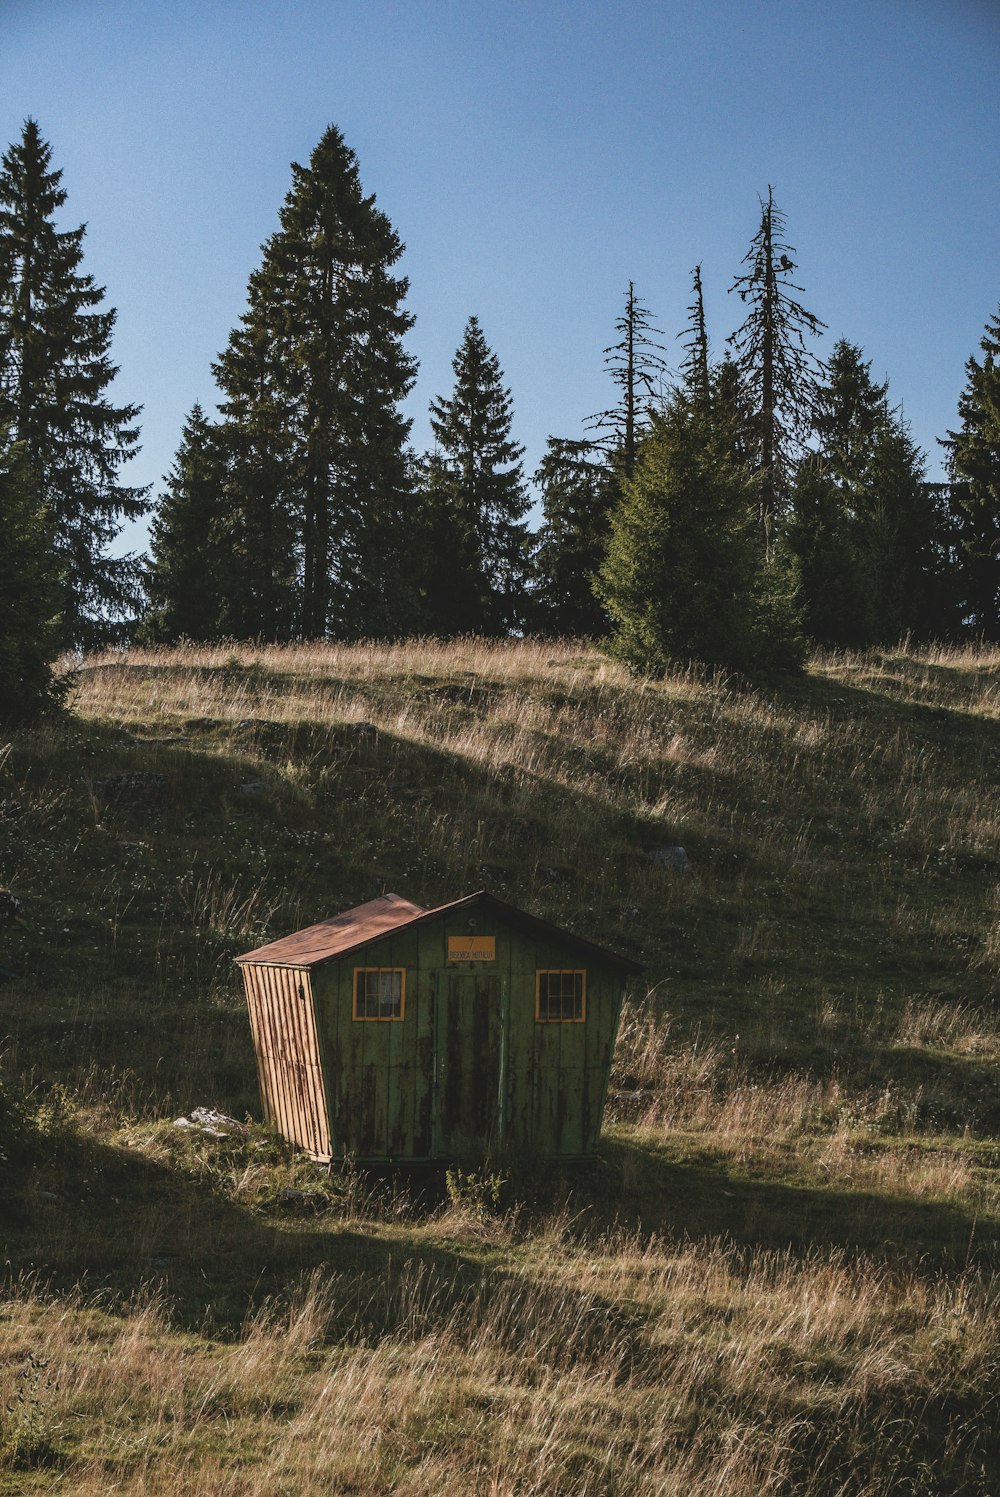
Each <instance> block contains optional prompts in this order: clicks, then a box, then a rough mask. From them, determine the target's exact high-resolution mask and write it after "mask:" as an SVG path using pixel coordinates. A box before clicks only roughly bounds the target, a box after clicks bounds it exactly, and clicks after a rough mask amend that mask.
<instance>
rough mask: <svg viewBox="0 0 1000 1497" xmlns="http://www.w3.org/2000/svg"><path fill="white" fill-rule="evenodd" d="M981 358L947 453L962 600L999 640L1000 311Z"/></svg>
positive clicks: (972, 367) (974, 624) (970, 616)
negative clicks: (956, 534)
mask: <svg viewBox="0 0 1000 1497" xmlns="http://www.w3.org/2000/svg"><path fill="white" fill-rule="evenodd" d="M980 348H981V350H982V355H983V357H982V360H979V359H977V358H976V357H975V356H973V357H971V358H970V359H969V360H968V362H967V363H966V366H965V388H964V390H963V391H962V394H961V396H960V398H959V403H958V415H959V421H960V425H959V429H958V431H950V432H949V433H948V436H947V437H946V438H945V439H944V442H943V445H944V446H945V447H946V448H947V451H948V468H949V472H950V476H951V480H952V503H953V507H954V511H955V516H956V520H957V530H958V550H959V557H960V563H961V568H962V578H963V602H964V605H965V614H966V619H967V622H968V624H969V626H970V627H971V628H972V629H973V630H974V631H975V633H976V634H977V635H980V636H982V637H983V638H984V639H988V640H991V641H993V642H996V641H1000V310H998V312H997V314H996V315H995V316H994V317H991V318H990V320H989V321H988V322H987V324H986V328H985V331H984V333H983V336H982V339H981V341H980Z"/></svg>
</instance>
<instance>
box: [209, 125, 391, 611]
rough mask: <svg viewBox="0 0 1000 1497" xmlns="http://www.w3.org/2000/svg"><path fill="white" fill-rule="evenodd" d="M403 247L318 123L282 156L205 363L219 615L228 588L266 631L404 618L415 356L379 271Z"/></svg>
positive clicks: (385, 273)
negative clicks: (307, 145) (221, 472)
mask: <svg viewBox="0 0 1000 1497" xmlns="http://www.w3.org/2000/svg"><path fill="white" fill-rule="evenodd" d="M402 252H403V245H402V242H401V240H400V239H399V236H398V235H397V234H396V232H395V230H394V229H393V228H392V225H391V224H390V222H389V220H388V218H387V217H386V216H385V214H384V213H382V212H381V211H380V210H379V209H378V208H376V206H375V199H374V196H371V195H369V196H366V195H365V194H364V192H363V191H362V187H361V181H360V176H359V172H358V163H357V158H356V156H355V154H354V152H353V151H352V150H351V149H350V148H349V147H348V146H347V145H346V144H345V142H344V138H343V136H342V135H341V133H340V131H339V130H337V129H336V128H335V127H333V126H331V127H330V128H329V129H328V130H327V131H326V132H325V134H324V135H323V138H322V139H321V140H320V142H319V144H318V145H317V147H316V149H315V150H314V151H313V153H312V156H311V157H310V160H309V165H308V166H307V167H303V166H300V165H298V164H297V163H293V166H292V186H291V189H290V190H289V192H288V194H287V196H286V198H285V202H284V205H283V207H282V210H281V221H280V228H279V229H278V231H277V232H276V233H275V234H274V235H272V237H271V238H270V239H269V240H268V242H267V243H266V244H265V246H264V257H263V262H262V264H261V267H260V269H259V270H258V271H257V272H256V273H255V274H254V275H253V276H252V277H251V280H250V286H249V293H248V307H247V312H246V314H245V315H244V317H243V319H242V322H241V326H240V327H239V328H237V329H236V331H235V332H234V333H233V335H232V337H231V338H230V341H229V346H228V347H227V349H226V350H225V352H224V353H223V354H222V356H221V357H220V359H219V361H218V364H217V365H216V369H215V373H216V378H217V380H218V382H219V385H220V387H221V388H222V390H223V393H224V401H223V403H222V406H221V409H222V412H223V415H224V417H225V424H226V429H227V439H228V441H229V443H230V448H231V455H232V478H231V498H230V503H231V506H232V512H233V527H234V537H235V539H236V542H237V553H238V559H239V562H240V565H239V566H238V567H237V568H236V572H235V576H234V583H235V587H234V600H233V601H234V605H235V606H233V607H231V609H230V612H231V614H233V616H234V617H235V616H236V615H237V614H238V613H239V612H240V611H241V610H240V606H239V593H240V591H241V590H242V591H246V592H249V593H251V594H252V593H254V592H256V593H258V594H259V595H261V596H262V597H263V598H264V599H265V601H266V608H265V610H264V617H265V619H266V623H265V625H264V627H265V628H266V629H267V630H268V631H269V632H273V633H276V634H277V633H281V632H283V631H284V630H285V629H286V628H293V629H294V630H295V632H297V633H299V634H301V635H303V636H305V637H307V638H312V637H320V636H323V635H334V636H336V637H339V638H357V637H359V636H361V635H380V636H384V635H389V634H393V633H398V632H400V630H402V629H405V628H406V627H407V626H408V624H409V622H410V619H411V618H412V614H413V606H414V596H415V594H414V589H413V585H412V581H411V578H410V568H409V566H408V561H407V531H408V528H409V519H410V517H409V514H408V507H409V505H410V503H411V492H410V487H409V468H408V461H407V452H406V438H407V434H408V432H409V426H410V423H409V421H407V420H406V419H405V418H404V417H403V416H402V415H401V414H400V411H399V403H400V401H402V399H403V398H404V396H405V395H406V394H407V393H408V391H409V390H410V388H411V387H412V384H413V379H414V375H415V369H416V366H415V363H414V361H413V360H412V359H411V358H410V357H409V355H408V354H407V353H406V352H405V350H404V348H403V342H402V340H403V336H404V334H405V333H406V332H407V331H408V329H409V328H410V326H411V325H412V321H413V319H412V317H411V316H410V314H409V313H408V312H406V311H405V310H404V309H403V306H402V303H403V299H404V297H405V295H406V291H407V282H406V280H405V278H403V277H397V276H395V275H393V273H392V269H393V266H394V265H395V264H396V262H397V261H398V260H399V258H400V256H401V255H402ZM255 545H256V555H255V556H254V555H253V554H252V548H253V547H254V546H255ZM296 566H297V567H298V586H297V594H296V592H293V591H292V589H291V587H290V573H291V571H292V569H293V567H296ZM289 621H291V622H289Z"/></svg>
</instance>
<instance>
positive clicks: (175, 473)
mask: <svg viewBox="0 0 1000 1497" xmlns="http://www.w3.org/2000/svg"><path fill="white" fill-rule="evenodd" d="M228 482H229V473H228V465H227V462H226V457H225V451H224V448H223V444H222V441H221V438H220V434H219V431H218V428H217V427H213V426H212V424H211V423H210V422H209V421H208V420H207V418H206V416H205V413H204V411H203V410H202V408H201V406H200V405H199V404H198V403H197V402H195V404H194V406H193V407H192V409H191V414H190V415H189V416H188V418H187V421H186V422H185V424H184V430H183V435H182V438H181V444H180V447H179V448H178V449H177V455H176V457H175V458H174V462H173V466H172V468H171V470H170V473H169V475H168V477H167V487H166V492H165V493H164V494H163V496H162V498H161V499H160V503H159V507H158V509H157V512H156V516H155V518H154V520H153V524H152V527H151V552H152V562H151V566H150V569H149V575H148V577H147V582H146V589H147V593H148V595H149V602H150V612H149V614H148V615H147V617H146V620H145V623H144V625H143V635H144V636H145V637H146V638H148V639H150V640H152V641H157V642H158V641H166V642H171V643H172V642H174V641H176V640H178V639H181V638H187V639H196V640H204V639H215V638H218V636H219V634H220V632H221V630H222V599H223V597H224V595H225V592H226V588H227V579H228V575H229V571H230V567H231V564H232V552H231V541H232V533H231V530H230V531H229V533H228V535H227V526H226V524H225V523H224V522H225V518H226V515H225V496H226V493H227V489H228Z"/></svg>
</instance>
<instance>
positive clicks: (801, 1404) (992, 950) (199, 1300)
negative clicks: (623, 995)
mask: <svg viewBox="0 0 1000 1497" xmlns="http://www.w3.org/2000/svg"><path fill="white" fill-rule="evenodd" d="M72 706H73V716H72V717H69V718H67V720H66V721H65V722H64V723H62V724H61V725H59V726H57V727H46V728H44V729H40V730H38V731H36V732H34V733H24V734H20V735H18V736H16V737H15V738H14V739H13V740H11V741H10V743H9V745H3V746H0V856H2V865H0V890H3V889H6V891H7V892H8V893H9V895H10V896H12V899H5V898H4V896H3V893H2V892H0V919H3V918H4V917H5V916H6V917H7V918H8V921H9V919H10V916H12V915H14V916H15V917H16V918H14V919H13V922H12V923H7V924H6V926H5V928H3V929H2V930H0V967H2V968H3V969H4V973H5V974H6V973H10V974H14V975H13V976H12V977H11V978H10V980H6V981H3V982H0V1028H2V1030H3V1031H4V1032H5V1033H6V1034H7V1035H8V1036H9V1038H8V1040H7V1043H6V1052H5V1059H4V1069H3V1072H2V1073H0V1074H2V1078H3V1079H2V1081H0V1151H2V1152H3V1153H4V1154H5V1156H6V1157H5V1159H3V1160H0V1223H2V1227H3V1232H2V1237H3V1246H4V1253H5V1259H6V1268H5V1274H6V1289H5V1292H4V1297H3V1299H2V1300H0V1492H2V1491H8V1492H47V1491H59V1492H73V1493H76V1492H80V1493H103V1492H108V1491H112V1490H114V1491H116V1492H117V1491H120V1492H125V1493H129V1494H139V1493H143V1494H161V1493H162V1494H167V1493H170V1494H173V1493H183V1494H188V1493H190V1494H206V1497H207V1494H210V1493H211V1494H216V1493H218V1494H230V1497H243V1494H247V1497H264V1494H267V1497H272V1494H283V1493H287V1494H289V1497H292V1494H298V1493H311V1492H320V1491H322V1492H324V1493H325V1492H344V1493H348V1492H349V1493H355V1494H360V1493H381V1492H387V1491H398V1492H405V1493H411V1494H416V1493H426V1494H432V1493H454V1494H466V1493H470V1492H477V1493H478V1492H484V1493H495V1494H507V1493H511V1494H513V1493H570V1492H571V1493H578V1492H579V1493H595V1494H596V1493H629V1494H631V1493H642V1494H644V1493H650V1494H652V1493H677V1494H688V1493H705V1494H709V1493H718V1492H723V1491H724V1492H726V1493H731V1494H734V1497H739V1494H741V1493H750V1492H754V1493H755V1494H763V1493H779V1492H789V1493H791V1492H794V1493H798V1492H807V1493H842V1494H847V1493H858V1494H861V1493H865V1494H872V1497H874V1494H883V1493H884V1494H890V1493H892V1494H895V1493H914V1494H915V1493H924V1492H926V1493H932V1492H933V1493H937V1492H955V1493H976V1492H982V1493H989V1492H994V1491H996V1490H998V1489H1000V1431H998V1417H997V1416H998V1412H1000V1410H998V1408H997V1404H998V1388H1000V1381H998V1374H1000V1335H998V1331H1000V1296H998V1281H997V1279H996V1278H995V1272H994V1265H995V1264H996V1262H997V1257H998V1252H1000V1141H998V1138H997V1134H998V1131H1000V1088H998V1084H997V1077H998V1071H997V1065H998V1060H1000V1010H998V1007H997V973H998V966H1000V904H998V892H1000V773H998V770H1000V656H998V655H997V654H990V655H986V654H982V653H980V654H978V655H977V654H975V653H972V652H969V653H963V654H956V653H952V654H946V653H941V652H936V653H934V654H928V655H916V654H912V653H906V652H899V653H898V654H889V655H877V656H876V655H869V656H864V657H843V658H838V659H828V660H820V661H817V662H815V663H814V664H813V666H812V667H811V669H810V670H809V672H808V673H807V675H806V676H804V677H803V678H802V679H800V680H797V681H794V682H792V683H790V684H787V683H786V684H783V685H780V686H778V685H776V686H774V687H773V688H769V689H767V690H761V689H758V690H756V691H753V692H751V691H746V690H740V689H737V688H736V687H735V686H731V685H729V684H727V683H726V682H725V681H724V680H721V679H709V678H703V677H699V676H697V675H693V674H690V675H679V676H677V677H674V678H671V679H667V680H665V681H660V682H655V683H648V682H647V683H642V682H636V681H633V680H631V679H630V678H629V677H628V676H627V675H625V674H624V673H623V672H622V671H621V670H620V669H619V668H618V667H617V666H614V665H611V664H609V663H608V662H607V661H605V660H604V659H603V658H602V657H601V656H599V655H598V654H596V653H594V652H591V651H589V650H586V649H584V648H581V647H577V646H562V645H550V644H537V643H529V644H523V645H504V646H495V647H494V646H487V645H476V646H474V645H469V644H457V645H454V646H438V645H426V644H419V645H411V646H405V647H398V648H381V647H367V646H358V647H350V648H348V647H327V648H317V647H303V648H288V649H277V648H271V649H259V650H253V649H250V648H246V649H239V650H237V651H235V652H233V651H231V650H229V649H218V650H208V649H189V650H177V651H171V652H144V653H139V652H132V653H130V654H128V655H124V656H119V655H114V656H108V657H105V658H94V659H89V660H87V661H85V662H84V664H83V666H82V667H81V668H80V669H79V671H78V672H77V675H76V682H75V686H74V691H73V696H72ZM677 845H680V846H683V847H684V848H685V849H686V851H687V854H688V857H689V860H690V867H689V869H688V870H687V871H681V870H678V869H676V868H674V867H672V866H671V865H670V860H669V858H668V859H666V860H664V859H658V858H657V856H656V854H657V851H658V850H659V849H663V848H667V847H671V846H677ZM482 887H485V888H489V889H491V890H492V891H493V892H495V893H498V894H500V895H501V896H503V897H505V898H507V899H510V900H512V901H513V902H514V903H516V904H519V905H522V906H524V907H525V908H527V909H529V910H532V911H534V912H536V913H538V914H540V915H543V916H544V917H545V918H548V919H551V920H554V921H556V922H557V923H560V924H564V925H566V926H567V927H569V928H575V929H577V930H579V931H581V933H584V934H587V935H588V936H591V937H592V938H594V939H595V940H597V941H599V942H601V943H603V944H606V945H609V946H611V947H614V948H618V949H620V950H622V951H625V952H627V953H629V954H630V955H634V956H637V957H638V958H639V959H641V960H642V961H643V962H645V964H646V968H647V976H646V980H645V981H643V982H642V983H641V984H639V985H636V987H635V988H634V990H633V993H632V995H631V998H630V1001H629V1003H628V1005H627V1008H626V1013H625V1017H624V1021H623V1026H622V1034H621V1039H620V1044H619V1048H618V1053H617V1056H616V1062H615V1075H614V1078H613V1082H612V1088H613V1090H612V1099H611V1104H610V1116H609V1119H608V1123H607V1127H606V1138H605V1142H604V1144H603V1146H602V1156H601V1159H600V1161H599V1162H598V1163H597V1164H595V1165H593V1166H588V1167H586V1168H578V1169H575V1170H566V1171H562V1172H560V1171H555V1170H552V1169H540V1168H538V1167H532V1165H531V1163H530V1161H525V1162H524V1164H523V1166H522V1167H521V1168H519V1169H516V1170H510V1171H508V1176H507V1177H506V1178H505V1179H504V1180H503V1181H502V1182H501V1183H500V1184H499V1186H497V1188H494V1186H496V1182H492V1183H491V1182H488V1181H484V1180H471V1181H460V1182H454V1181H453V1182H452V1185H451V1189H450V1191H449V1190H448V1189H447V1188H446V1186H445V1184H444V1182H443V1181H442V1180H440V1179H439V1178H437V1177H435V1176H434V1175H422V1176H403V1175H385V1176H382V1177H372V1176H362V1175H359V1174H358V1173H357V1172H354V1171H347V1172H344V1173H342V1174H340V1175H335V1176H334V1177H332V1178H331V1179H329V1180H327V1179H325V1178H324V1177H321V1176H319V1175H318V1174H317V1172H316V1170H315V1168H314V1167H312V1166H310V1165H309V1164H308V1163H307V1162H304V1161H302V1160H301V1159H296V1158H294V1157H292V1156H290V1155H289V1153H288V1151H287V1150H285V1149H284V1148H283V1146H282V1145H281V1144H280V1143H279V1142H278V1141H277V1140H275V1139H274V1138H273V1137H271V1136H270V1135H269V1134H268V1133H267V1132H266V1131H265V1130H264V1129H263V1128H262V1127H260V1126H259V1125H257V1124H253V1123H251V1124H249V1125H248V1126H247V1127H245V1128H244V1129H243V1130H241V1132H240V1133H239V1134H235V1135H232V1136H230V1137H228V1138H225V1139H212V1138H210V1137H207V1136H205V1135H199V1134H196V1133H193V1132H192V1131H190V1130H187V1131H185V1130H182V1129H178V1128H176V1127H174V1126H173V1121H172V1120H173V1119H174V1118H175V1117H176V1116H178V1114H180V1113H181V1112H186V1111H187V1110H189V1109H190V1108H191V1107H192V1106H195V1105H198V1104H202V1105H209V1106H214V1107H218V1108H221V1109H223V1110H224V1111H226V1112H228V1113H230V1114H233V1115H234V1116H236V1117H238V1118H243V1117H245V1116H246V1115H247V1114H248V1113H249V1114H251V1116H257V1115H258V1102H257V1097H256V1083H255V1071H254V1064H253V1056H252V1052H251V1048H250V1043H249V1033H248V1027H247V1023H246V1018H245V1012H244V1008H243V1003H242V997H241V994H240V989H239V984H238V979H237V976H236V973H235V969H234V968H233V966H232V957H233V955H234V954H236V953H237V952H239V951H241V950H244V949H246V948H247V947H249V946H250V945H253V944H256V943H257V942H259V941H260V940H263V939H266V938H268V937H271V936H276V935H278V934H280V933H283V932H285V931H288V930H290V929H293V928H295V927H297V926H299V925H303V924H306V923H308V922H309V921H312V920H315V919H319V918H322V917H323V916H325V915H328V914H332V913H335V912H336V911H339V910H340V909H342V908H344V907H346V906H348V905H351V904H355V903H358V902H360V901H362V900H364V899H368V898H371V897H372V896H374V895H375V894H378V893H380V892H382V891H383V890H385V889H390V890H395V891H397V892H399V893H401V894H404V895H407V896H409V897H411V898H414V899H416V900H419V901H420V902H423V903H428V904H430V903H436V902H441V901H444V900H446V899H448V898H452V897H456V896H458V895H460V894H464V893H467V892H470V891H472V890H474V889H477V888H482ZM13 901H16V903H14V902H13Z"/></svg>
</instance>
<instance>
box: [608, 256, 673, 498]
mask: <svg viewBox="0 0 1000 1497" xmlns="http://www.w3.org/2000/svg"><path fill="white" fill-rule="evenodd" d="M615 332H616V333H617V334H618V335H619V336H618V342H617V343H612V344H611V345H610V346H609V347H608V348H606V349H605V350H604V367H605V368H606V369H607V371H608V373H609V374H610V375H611V378H612V379H613V380H614V382H615V384H616V385H617V386H618V388H619V390H620V391H621V395H620V397H619V400H618V402H617V404H616V405H613V406H611V407H610V408H609V409H608V410H606V411H599V412H598V413H597V415H595V416H591V417H590V425H591V426H592V427H593V428H594V429H596V430H597V431H603V432H607V433H608V436H607V437H606V438H605V439H604V441H603V446H604V448H605V451H606V452H607V453H608V456H609V457H610V458H611V460H612V461H613V462H614V463H615V464H616V466H619V467H620V468H621V473H622V478H623V480H624V482H626V483H627V482H628V481H629V479H630V478H631V477H632V474H633V473H634V471H635V465H636V459H637V455H638V450H639V443H640V441H641V439H642V435H643V432H644V431H645V430H647V429H648V426H649V421H650V417H651V414H652V411H653V410H654V409H655V408H656V406H657V404H658V402H659V395H660V385H661V383H662V380H663V377H664V376H665V375H666V373H667V364H666V360H665V359H664V358H663V357H662V354H663V345H662V344H660V343H658V342H657V341H656V340H657V338H660V337H662V336H663V334H662V332H661V331H660V329H659V328H657V327H654V326H653V321H652V314H651V313H650V310H649V308H648V307H646V306H644V305H643V303H642V302H641V301H640V300H639V298H638V297H637V296H636V294H635V286H634V284H633V282H632V281H629V283H628V290H627V291H626V293H625V310H624V312H623V313H622V315H621V316H620V317H619V318H618V320H617V322H616V323H615Z"/></svg>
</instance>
